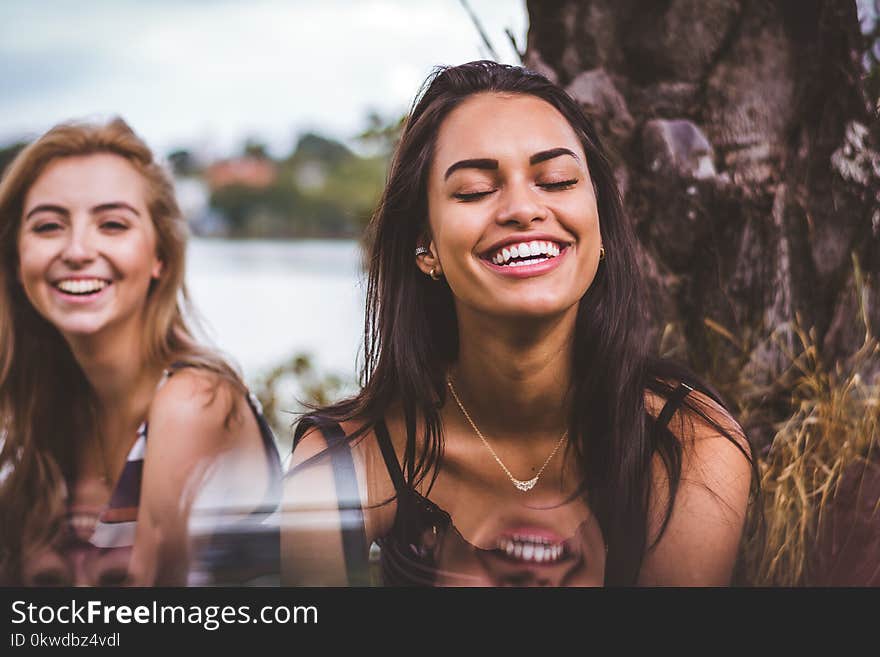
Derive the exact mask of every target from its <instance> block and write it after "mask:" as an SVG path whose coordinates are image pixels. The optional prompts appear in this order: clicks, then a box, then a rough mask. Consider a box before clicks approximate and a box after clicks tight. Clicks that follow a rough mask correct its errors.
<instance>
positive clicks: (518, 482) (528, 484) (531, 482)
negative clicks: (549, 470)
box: [446, 377, 568, 493]
mask: <svg viewBox="0 0 880 657" xmlns="http://www.w3.org/2000/svg"><path fill="white" fill-rule="evenodd" d="M446 383H447V385H448V386H449V391H450V392H451V393H452V397H453V398H454V399H455V403H456V404H458V408H459V409H460V410H461V413H462V415H464V417H465V418H466V419H467V421H468V423H470V425H471V427H472V428H473V430H474V432H475V433H476V434H477V435H478V436H479V437H480V440H482V441H483V444H484V445H485V446H486V449H488V450H489V453H490V454H491V455H492V458H494V459H495V461H496V462H497V463H498V465H500V466H501V469H502V470H504V473H505V474H506V475H507V477H508V479H510V482H511V483H512V484H513V485H514V486H516V487H517V489H518V490H521V491H522V492H524V493H525V492H526V491H529V490H531V489H532V488H534V487H535V484H537V483H538V479H540V477H541V475H542V474H543V473H544V469H545V468H546V467H547V465H548V464H549V463H550V460H551V459H552V458H553V457H554V456H556V452H557V451H558V450H559V447H560V445H562V442H563V441H564V440H565V437H566V436H567V435H568V429H566V430H565V432H564V433H563V434H562V436H561V437H560V438H559V440H558V441H557V443H556V447H554V448H553V451H552V452H550V456H548V457H547V460H546V461H544V465H542V466H541V469H540V470H538V474H536V475H535V476H534V477H532V478H531V479H526V480H523V479H517V478H516V477H514V476H513V475H512V474H511V472H510V470H508V469H507V466H506V465H504V462H503V461H502V460H501V458H500V457H499V456H498V454H496V453H495V450H494V449H492V445H490V444H489V441H488V440H486V437H485V436H483V433H482V432H481V431H480V430H479V429H478V428H477V425H476V423H475V422H474V421H473V419H471V415H470V413H468V412H467V409H466V408H465V407H464V404H462V403H461V399H459V398H458V393H457V392H456V391H455V386H453V385H452V379H451V378H449V377H446Z"/></svg>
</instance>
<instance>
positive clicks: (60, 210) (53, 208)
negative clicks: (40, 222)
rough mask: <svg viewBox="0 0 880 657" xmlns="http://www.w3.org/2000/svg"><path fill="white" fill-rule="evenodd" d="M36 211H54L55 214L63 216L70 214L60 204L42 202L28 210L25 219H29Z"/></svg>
mask: <svg viewBox="0 0 880 657" xmlns="http://www.w3.org/2000/svg"><path fill="white" fill-rule="evenodd" d="M38 212H54V213H55V214H63V215H64V216H65V217H66V216H67V215H68V214H70V213H69V212H68V211H67V208H62V207H61V206H60V205H51V204H49V203H44V204H42V205H38V206H36V207H35V208H32V209H31V211H30V212H28V213H27V215H25V218H24V219H25V221H27V220H28V219H30V218H31V217H32V216H34V215H35V214H37V213H38Z"/></svg>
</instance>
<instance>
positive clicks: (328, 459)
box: [285, 418, 396, 540]
mask: <svg viewBox="0 0 880 657" xmlns="http://www.w3.org/2000/svg"><path fill="white" fill-rule="evenodd" d="M340 427H341V429H342V431H343V433H344V434H345V437H346V438H345V443H344V444H338V445H337V444H335V443H333V444H331V440H329V439H328V435H327V434H325V431H324V430H323V429H322V428H321V427H320V426H318V425H313V426H310V427H309V428H308V429H306V430H305V431H304V432H303V434H302V436H301V437H300V438H299V440H298V441H297V444H296V447H295V448H294V450H293V453H292V454H291V456H290V459H289V462H288V467H287V474H286V477H285V498H286V501H287V503H288V508H290V506H293V507H298V506H303V505H306V506H312V507H321V506H325V507H326V506H330V507H337V506H338V504H339V502H340V500H339V494H340V485H341V482H339V481H337V478H338V477H340V476H345V472H350V471H347V470H345V469H344V468H343V469H337V467H336V465H338V463H339V462H338V461H337V463H336V465H334V459H335V458H336V456H337V455H338V453H337V452H336V451H335V450H340V449H342V450H346V451H347V452H349V453H350V455H351V463H352V465H353V466H354V477H355V478H354V480H353V481H352V482H350V483H351V484H354V486H356V489H357V491H358V496H359V499H358V500H357V504H358V505H359V506H360V507H361V508H362V509H363V511H364V523H365V528H366V533H367V536H368V537H369V538H370V540H372V539H373V538H376V537H378V536H382V535H384V533H386V532H387V531H388V529H389V528H390V526H391V524H392V523H393V520H394V512H395V509H396V505H395V504H385V502H389V501H390V500H392V499H393V498H394V493H395V491H394V486H393V484H392V483H391V480H390V477H389V475H388V471H387V468H386V466H385V462H384V460H383V457H382V454H381V449H380V448H379V445H378V441H377V439H376V433H375V429H374V428H373V427H365V423H364V422H363V420H359V419H358V418H355V419H352V420H347V421H342V422H340ZM346 487H347V486H345V485H342V488H346ZM350 502H351V501H350Z"/></svg>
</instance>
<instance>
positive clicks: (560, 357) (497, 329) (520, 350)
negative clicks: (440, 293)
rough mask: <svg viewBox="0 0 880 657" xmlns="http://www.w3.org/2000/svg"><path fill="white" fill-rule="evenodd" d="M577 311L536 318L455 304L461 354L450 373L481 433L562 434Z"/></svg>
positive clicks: (566, 416)
mask: <svg viewBox="0 0 880 657" xmlns="http://www.w3.org/2000/svg"><path fill="white" fill-rule="evenodd" d="M576 317H577V307H574V308H572V309H570V310H569V311H566V312H565V313H564V314H562V315H559V316H555V317H553V318H542V319H540V320H535V321H523V320H519V319H518V320H516V321H511V320H510V319H506V318H493V317H486V316H485V315H482V314H477V313H473V312H469V311H468V310H467V309H463V308H459V312H458V318H459V319H458V331H459V358H458V362H457V363H455V364H454V365H453V367H452V368H451V371H450V375H451V377H452V379H453V384H454V385H455V388H456V390H457V391H458V395H459V397H460V398H461V400H462V403H463V404H464V405H465V407H466V408H467V410H468V412H469V413H470V415H471V417H472V418H473V419H474V421H475V422H476V423H477V426H479V428H480V430H481V431H482V432H483V433H485V434H487V435H491V436H493V437H496V438H504V437H509V438H512V439H513V438H521V437H525V436H534V435H536V434H537V435H541V434H546V435H547V436H548V438H549V437H553V436H555V437H557V438H558V436H559V435H561V434H562V432H563V431H564V430H565V427H566V425H567V422H566V420H567V418H568V392H569V389H570V382H571V370H572V367H571V355H572V347H573V340H574V328H575V320H576ZM452 402H453V403H454V400H452Z"/></svg>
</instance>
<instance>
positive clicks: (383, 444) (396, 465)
mask: <svg viewBox="0 0 880 657" xmlns="http://www.w3.org/2000/svg"><path fill="white" fill-rule="evenodd" d="M373 431H374V432H375V433H376V441H377V442H378V443H379V449H381V450H382V458H384V459H385V467H386V468H388V475H389V476H390V477H391V482H392V483H393V484H394V490H395V491H397V496H398V499H402V498H404V497H406V493H407V491H408V490H409V489H408V487H407V485H406V480H405V479H404V476H403V470H401V469H400V462H399V461H398V460H397V454H396V453H395V452H394V445H393V444H392V443H391V436H390V434H389V433H388V427H387V426H385V420H379V421H378V422H376V425H375V426H374V427H373Z"/></svg>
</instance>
